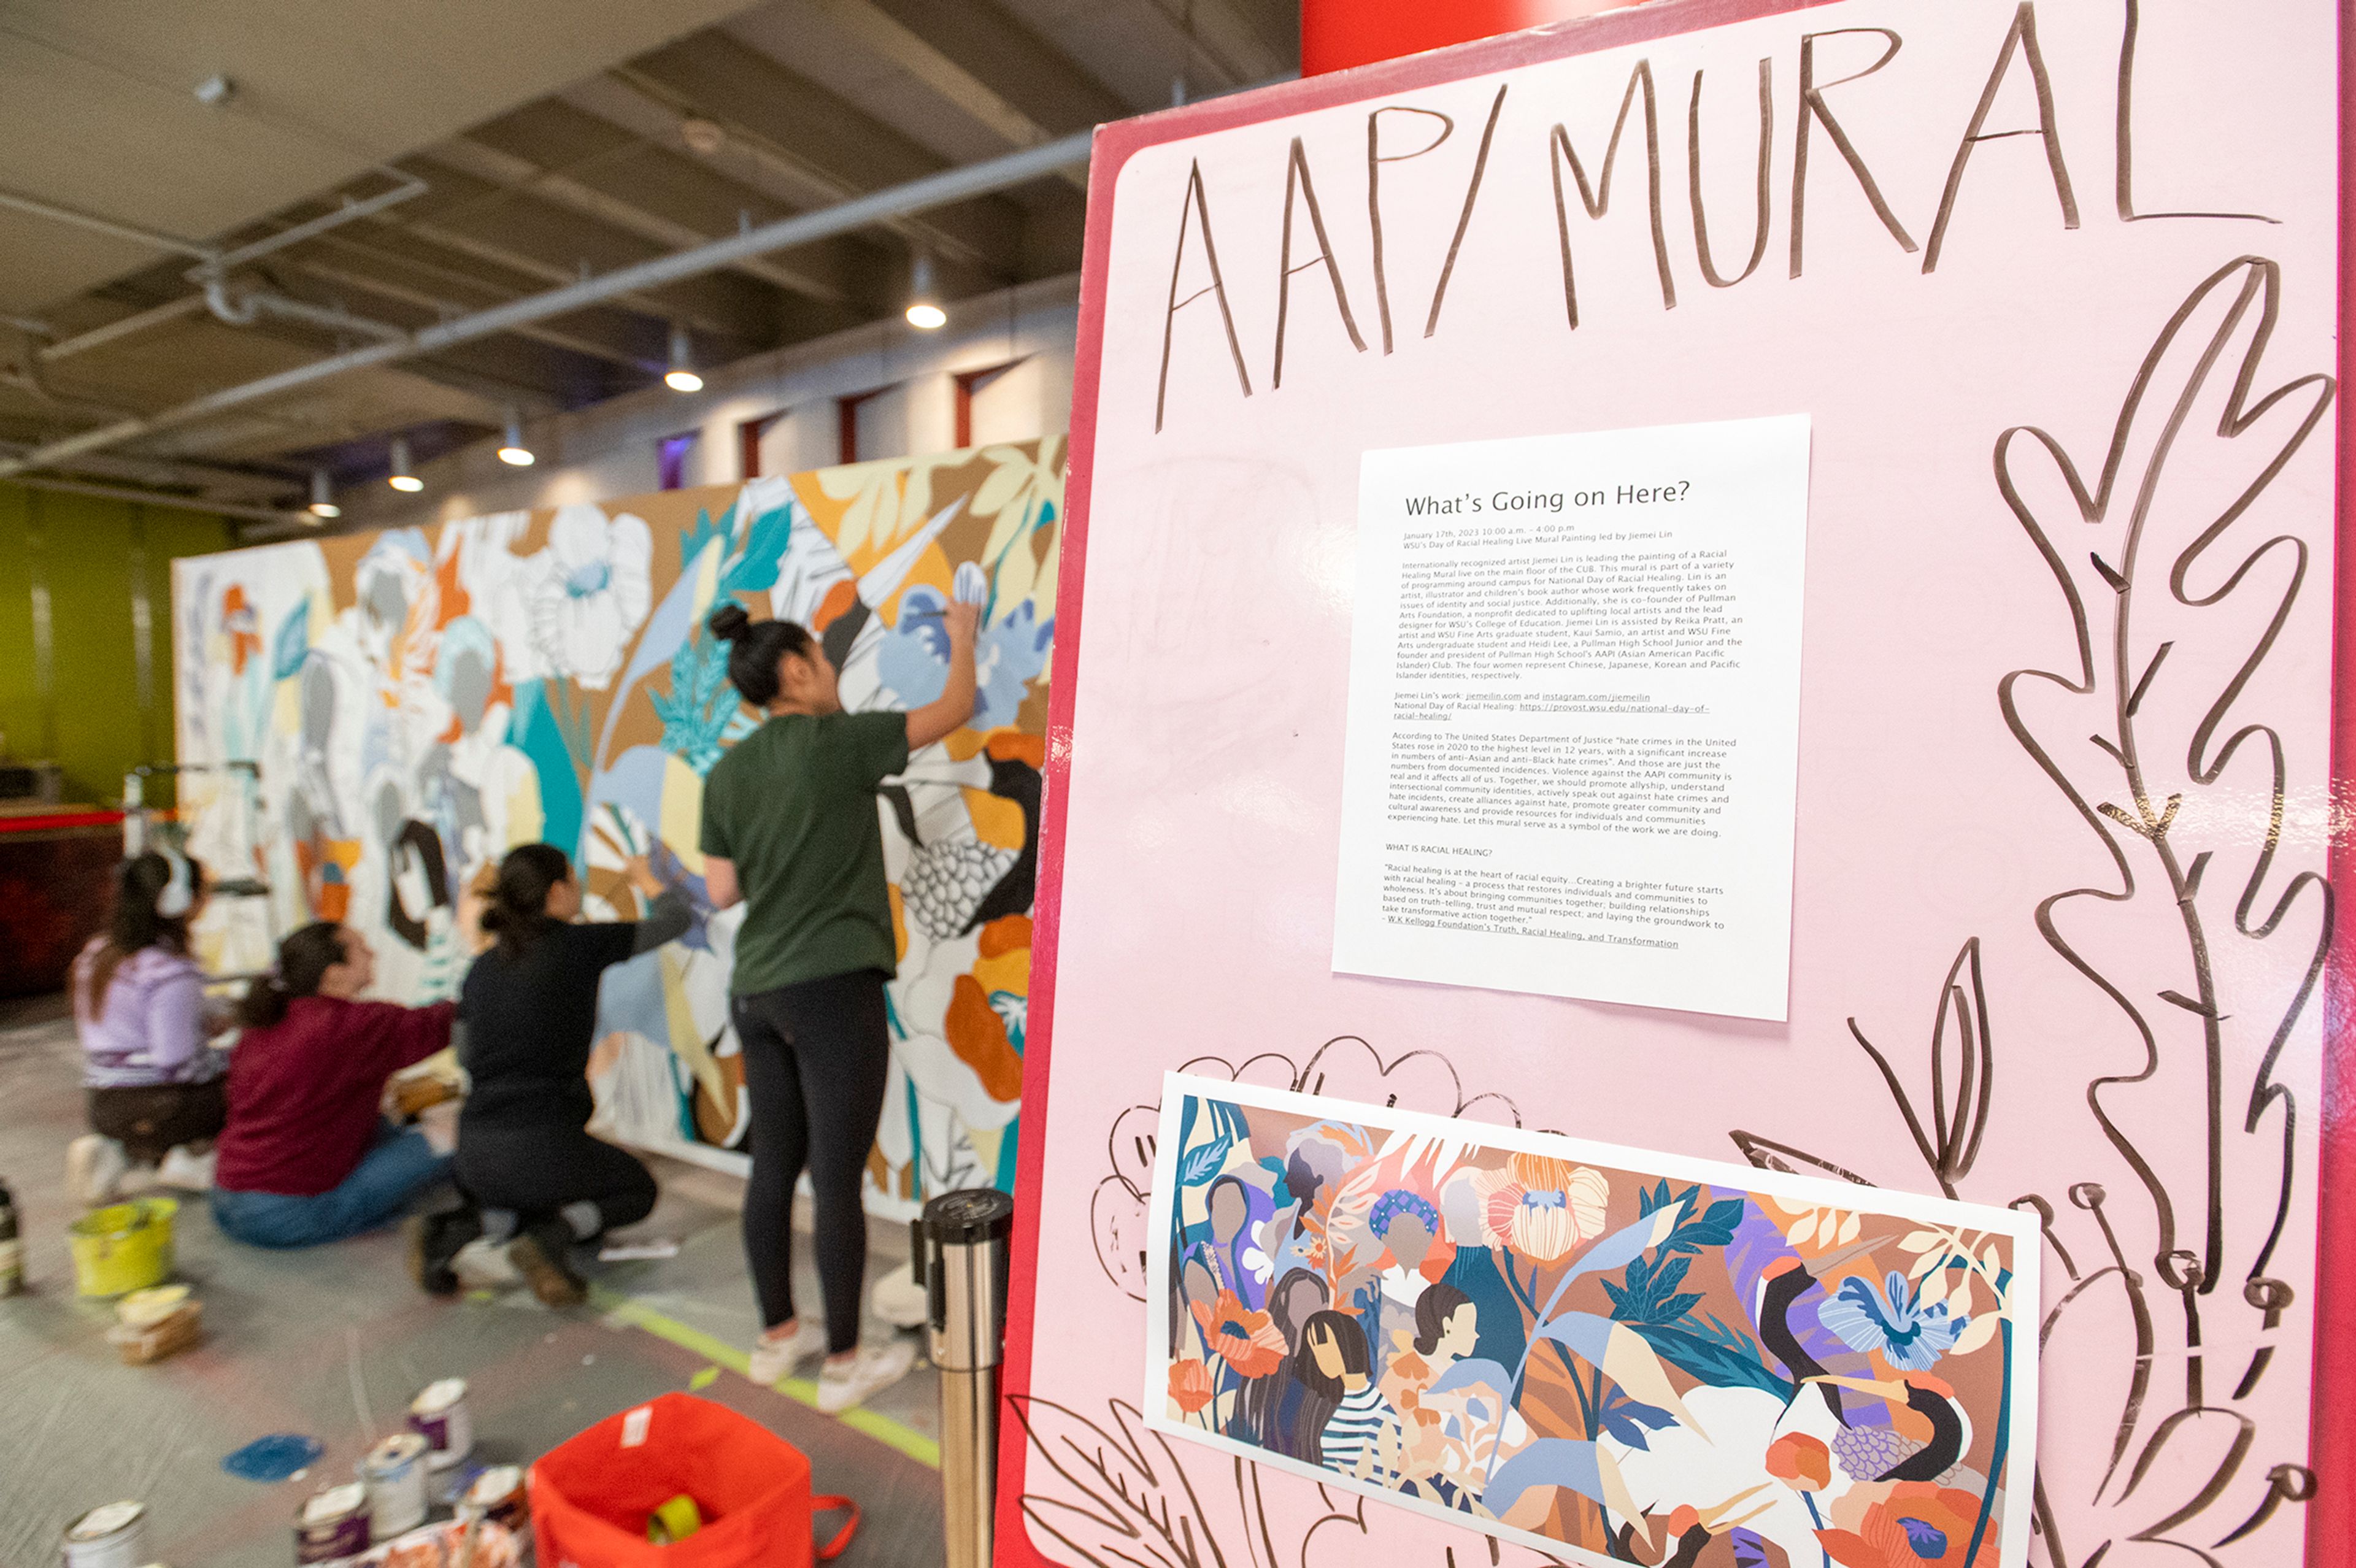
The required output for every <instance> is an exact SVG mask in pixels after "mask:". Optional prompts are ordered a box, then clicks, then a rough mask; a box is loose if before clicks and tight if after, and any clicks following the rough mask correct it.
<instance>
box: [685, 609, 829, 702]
mask: <svg viewBox="0 0 2356 1568" xmlns="http://www.w3.org/2000/svg"><path fill="white" fill-rule="evenodd" d="M703 624H704V625H705V627H706V628H708V629H709V630H710V631H711V633H712V635H713V636H715V637H717V638H719V639H720V640H721V641H722V642H723V643H726V644H727V645H728V684H729V685H731V686H733V687H734V688H736V694H737V695H738V696H739V697H742V698H743V699H744V700H745V701H747V702H749V703H751V704H752V705H753V706H754V707H755V708H766V707H768V706H769V704H771V703H772V702H775V701H776V699H777V661H778V660H779V659H781V658H784V657H785V656H787V654H798V655H800V656H802V657H804V658H806V659H810V658H819V657H822V656H823V655H822V654H821V653H820V652H819V645H818V639H817V638H815V637H813V636H811V635H809V633H808V632H807V631H805V630H803V629H802V628H801V627H800V626H798V625H796V624H794V623H793V622H791V621H757V622H756V621H755V620H754V619H753V617H752V616H751V615H749V614H747V613H745V610H744V606H743V605H742V604H735V603H729V604H723V605H722V606H720V608H719V609H717V610H714V611H713V612H712V614H711V617H710V618H709V619H708V620H706V621H705V622H704V623H703Z"/></svg>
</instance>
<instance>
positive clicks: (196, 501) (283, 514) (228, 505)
mask: <svg viewBox="0 0 2356 1568" xmlns="http://www.w3.org/2000/svg"><path fill="white" fill-rule="evenodd" d="M9 483H11V484H14V485H23V486H24V487H25V488H26V489H27V490H54V491H57V492H59V494H61V495H67V496H97V497H98V498H99V499H101V500H103V501H136V502H139V503H140V504H142V505H143V506H149V507H175V508H177V509H178V510H181V511H185V512H211V513H214V514H216V515H218V516H220V517H252V518H253V519H254V520H256V521H258V522H264V523H299V522H300V521H301V520H302V519H301V514H299V513H295V512H287V511H283V510H277V509H273V508H272V507H253V506H248V505H247V504H245V503H244V502H242V501H208V500H204V499H202V498H201V497H198V496H174V495H170V494H168V493H166V492H164V491H158V490H140V489H135V488H134V487H133V486H131V485H93V484H91V483H89V482H88V481H86V480H81V479H48V478H42V477H38V476H34V477H20V478H16V479H12V480H10V481H9Z"/></svg>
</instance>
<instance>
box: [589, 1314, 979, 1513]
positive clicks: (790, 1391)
mask: <svg viewBox="0 0 2356 1568" xmlns="http://www.w3.org/2000/svg"><path fill="white" fill-rule="evenodd" d="M589 1303H590V1305H591V1306H593V1307H596V1308H597V1310H598V1311H600V1312H603V1313H604V1314H605V1316H606V1317H609V1318H611V1319H612V1320H613V1321H615V1322H616V1323H626V1324H628V1325H629V1326H630V1327H631V1328H642V1329H644V1330H645V1331H646V1332H648V1333H649V1334H652V1335H653V1336H654V1337H655V1338H656V1339H666V1340H669V1342H670V1343H671V1344H674V1345H677V1346H678V1347H679V1348H680V1349H683V1350H692V1351H694V1352H695V1353H696V1354H697V1355H699V1356H702V1357H704V1358H706V1359H708V1360H712V1361H714V1362H717V1363H718V1364H719V1365H721V1366H723V1367H726V1368H727V1369H728V1370H729V1371H732V1372H734V1373H736V1374H737V1375H738V1376H739V1377H742V1376H744V1373H745V1372H746V1371H747V1370H748V1369H749V1368H750V1366H751V1364H752V1363H751V1360H750V1358H748V1357H747V1356H746V1355H745V1353H744V1351H743V1350H740V1349H737V1348H736V1347H735V1346H734V1345H731V1344H729V1343H728V1342H727V1341H726V1340H724V1339H717V1338H714V1337H713V1336H712V1335H710V1334H706V1333H704V1332H703V1331H702V1330H701V1329H698V1328H689V1327H688V1326H687V1325H686V1324H684V1323H681V1322H680V1321H679V1320H677V1319H676V1318H672V1317H664V1316H663V1315H662V1314H661V1313H659V1312H657V1311H656V1310H655V1309H654V1308H653V1307H648V1306H647V1305H646V1304H645V1303H643V1302H639V1301H634V1300H632V1299H631V1298H630V1297H628V1296H623V1295H621V1294H619V1293H617V1292H616V1291H612V1290H607V1289H605V1287H604V1286H602V1285H592V1286H591V1287H590V1290H589ZM776 1391H777V1392H779V1393H781V1394H784V1395H785V1396H786V1397H787V1399H791V1400H798V1401H799V1402H800V1403H803V1404H807V1405H809V1406H810V1407H811V1408H812V1409H816V1408H817V1407H818V1385H817V1384H816V1383H814V1382H812V1381H809V1379H808V1378H787V1379H786V1380H785V1381H782V1382H780V1383H778V1384H776ZM834 1419H835V1420H837V1421H839V1422H841V1423H842V1424H843V1425H845V1426H848V1427H850V1428H851V1430H852V1431H853V1432H857V1433H860V1434H862V1435H865V1436H868V1437H873V1439H875V1441H876V1442H878V1443H881V1444H883V1445H884V1446H885V1447H887V1448H894V1449H897V1450H898V1451H899V1452H900V1453H903V1454H905V1455H906V1456H908V1457H909V1458H911V1459H914V1460H916V1462H917V1463H918V1464H920V1465H925V1466H928V1467H931V1468H933V1469H936V1470H937V1469H939V1468H940V1467H941V1445H939V1444H938V1443H936V1442H934V1441H933V1440H932V1439H931V1438H929V1437H927V1436H926V1435H924V1434H923V1433H921V1432H912V1431H910V1430H909V1429H908V1428H907V1427H905V1426H903V1425H901V1424H899V1423H898V1422H896V1421H894V1420H893V1419H892V1418H891V1417H889V1416H885V1415H878V1414H876V1413H874V1412H873V1411H870V1410H846V1411H844V1412H843V1413H841V1415H838V1416H836V1417H835V1418H834Z"/></svg>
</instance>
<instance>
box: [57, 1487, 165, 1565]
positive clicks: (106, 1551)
mask: <svg viewBox="0 0 2356 1568" xmlns="http://www.w3.org/2000/svg"><path fill="white" fill-rule="evenodd" d="M146 1560H147V1508H146V1505H145V1504H144V1503H135V1502H120V1503H107V1504H105V1505H104V1506H103V1507H101V1508H94V1509H91V1510H90V1511H89V1512H88V1513H86V1514H84V1515H82V1516H81V1517H80V1519H78V1520H74V1521H73V1522H72V1523H71V1524H70V1525H68V1526H66V1541H65V1557H64V1562H65V1568H138V1565H139V1564H140V1563H145V1561H146Z"/></svg>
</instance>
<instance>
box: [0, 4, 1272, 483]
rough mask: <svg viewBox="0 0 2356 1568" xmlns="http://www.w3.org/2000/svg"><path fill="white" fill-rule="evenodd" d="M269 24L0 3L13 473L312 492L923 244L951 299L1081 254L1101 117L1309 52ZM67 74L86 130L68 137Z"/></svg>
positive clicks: (897, 282) (674, 352) (422, 18)
mask: <svg viewBox="0 0 2356 1568" xmlns="http://www.w3.org/2000/svg"><path fill="white" fill-rule="evenodd" d="M650 9H651V10H652V11H653V12H654V13H655V14H653V15H650V14H649V13H650ZM285 16H286V13H284V10H283V8H278V7H269V6H263V5H252V4H247V3H243V0H209V3H206V4H200V5H194V6H191V7H187V8H179V9H176V10H175V12H174V13H173V14H171V15H169V16H165V17H161V18H158V17H155V16H148V17H147V18H146V19H145V20H144V21H142V20H140V19H138V18H135V17H134V16H130V15H128V14H117V13H114V12H112V11H109V10H107V9H106V8H102V7H100V8H92V7H88V6H82V5H74V4H71V0H25V3H24V4H20V5H14V6H11V7H8V8H7V10H6V11H5V14H0V256H6V257H8V258H9V260H8V261H5V262H0V475H29V474H34V473H39V474H44V475H47V476H48V479H49V480H50V481H51V482H59V483H80V484H95V485H108V486H110V487H116V488H121V487H124V486H125V485H126V483H127V484H132V485H136V484H140V483H143V480H141V479H138V478H130V479H127V480H126V473H127V472H128V471H131V470H134V469H136V470H137V471H138V472H140V473H143V474H152V475H159V476H163V475H168V476H169V477H168V478H164V477H159V478H158V479H157V480H156V483H158V484H162V485H168V486H169V489H170V492H171V493H173V494H177V495H182V496H187V498H188V499H190V500H192V501H197V502H202V501H204V500H206V499H208V498H209V499H212V500H214V501H218V502H220V503H221V504H223V505H224V506H225V507H226V506H236V507H244V508H248V509H249V510H251V509H254V508H256V507H260V508H261V509H263V510H267V509H268V507H269V505H275V506H277V507H281V508H284V509H286V510H292V509H293V508H295V507H298V506H300V505H301V503H302V501H303V500H304V498H305V496H306V495H307V493H308V490H307V487H308V485H309V484H310V482H311V478H310V475H311V470H312V468H313V467H314V466H316V465H317V464H320V463H323V462H324V463H327V464H330V465H331V466H332V467H333V468H334V470H335V471H334V473H333V475H332V479H333V481H334V482H335V483H337V484H345V483H350V482H353V481H355V480H359V479H362V478H371V477H379V476H381V475H384V474H386V473H389V472H390V471H391V463H392V455H393V443H394V442H395V441H396V440H401V439H408V440H409V441H410V444H411V447H412V451H423V450H427V449H432V450H437V451H438V450H447V449H448V447H449V444H450V443H451V442H452V441H454V440H461V441H463V440H466V439H490V438H492V437H493V436H495V435H496V434H497V432H498V429H499V428H500V426H501V425H502V423H503V421H504V420H505V418H506V414H507V411H509V410H510V409H522V410H525V411H530V412H534V413H538V412H542V411H557V410H563V409H572V408H579V407H582V406H584V405H587V404H590V403H594V402H598V401H602V400H605V399H606V398H610V397H614V396H616V395H619V394H620V393H623V392H626V391H632V390H636V389H638V388H640V387H644V386H648V385H649V384H651V383H654V382H656V381H658V380H659V379H661V378H663V377H664V376H665V375H666V374H667V373H669V371H671V370H672V369H673V368H676V365H677V364H678V362H679V359H680V354H679V345H680V343H681V342H685V343H687V344H688V345H689V346H690V349H689V352H690V353H691V357H692V358H693V360H694V362H695V365H696V366H697V368H699V369H701V370H709V369H712V368H720V367H723V366H725V365H726V364H727V363H728V362H729V361H731V360H733V359H735V358H740V357H744V356H746V355H750V354H755V353H760V352H764V351H766V350H770V349H774V348H776V347H783V346H787V345H790V344H793V343H797V342H802V341H807V340H809V339H812V338H816V337H819V336H825V335H827V334H830V333H833V332H837V331H840V330H842V329H844V328H846V327H850V326H855V325H861V324H862V323H866V322H871V321H876V320H880V319H884V318H887V317H897V316H899V315H901V313H902V312H903V310H904V309H905V307H906V306H907V304H909V303H910V299H909V289H910V284H911V278H912V274H913V273H914V272H916V270H917V269H918V267H919V265H920V264H921V267H922V269H923V270H924V272H925V273H926V280H927V284H928V289H929V291H930V292H931V293H937V294H938V295H939V296H941V297H943V298H946V299H952V300H953V299H955V298H956V297H958V296H959V295H962V294H970V293H979V292H984V291H987V290H991V289H994V288H998V287H1002V286H1004V285H1007V284H1011V283H1021V282H1026V281H1029V280H1032V279H1035V278H1042V277H1049V276H1055V275H1057V274H1059V273H1064V272H1070V271H1071V270H1072V269H1074V268H1075V267H1076V266H1077V264H1078V261H1079V247H1080V240H1081V233H1082V222H1081V219H1082V208H1083V197H1082V189H1083V173H1084V170H1085V165H1086V155H1087V131H1088V130H1089V128H1090V127H1092V126H1093V125H1095V124H1096V123H1099V122H1101V121H1103V120H1107V119H1111V118H1118V117H1119V116H1122V115H1126V114H1130V113H1134V112H1142V111H1147V110H1151V109H1156V108H1160V107H1162V106H1163V105H1165V104H1167V103H1168V102H1169V101H1170V100H1171V96H1172V92H1173V83H1175V84H1178V86H1179V88H1180V89H1181V90H1182V91H1185V92H1186V93H1187V94H1188V95H1190V96H1196V97H1200V96H1205V95H1207V94H1210V93H1213V92H1217V91H1226V90H1231V89H1234V88H1237V87H1241V86H1247V85H1251V84H1253V83H1256V82H1258V81H1260V80H1269V79H1271V78H1276V77H1280V76H1283V75H1285V74H1288V73H1289V72H1290V69H1292V67H1293V65H1294V61H1295V58H1296V55H1297V48H1296V44H1295V38H1296V29H1297V16H1296V9H1295V6H1294V5H1293V4H1292V3H1291V0H1189V4H1188V5H1184V6H1183V7H1182V6H1180V5H1176V4H1174V3H1165V0H1110V3H1105V0H1090V3H1088V4H1086V5H1082V4H1079V3H1078V0H769V3H767V4H764V5H756V6H754V7H752V8H750V9H740V8H737V7H735V6H734V5H729V4H726V3H724V0H723V3H719V4H713V3H712V0H678V3H675V4H673V5H667V6H664V7H659V8H648V7H643V6H632V5H627V4H626V0H480V3H479V4H477V5H472V6H469V7H467V8H466V15H465V17H464V19H463V25H461V23H460V20H459V19H458V18H456V17H455V16H440V14H439V13H438V12H437V11H433V10H424V11H421V10H420V9H419V8H417V7H415V6H412V5H405V4H402V3H401V0H355V3H354V4H353V5H348V6H339V7H336V8H333V10H331V11H327V12H321V13H318V14H317V16H316V22H315V23H306V24H305V26H302V27H293V28H290V27H288V26H287V25H286V23H285V20H284V18H285ZM437 18H438V19H437ZM682 28H683V29H685V30H683V31H682V30H681V29H682ZM215 77H221V78H225V79H226V80H228V81H229V82H230V83H233V90H232V91H227V92H225V93H224V92H216V93H214V94H213V95H212V96H211V97H210V98H209V99H206V98H203V97H201V96H200V95H199V94H198V91H197V89H198V87H199V86H200V85H201V84H202V83H204V82H205V81H207V80H209V79H212V78H215ZM356 79H358V80H360V81H361V85H360V87H359V89H358V90H357V91H353V90H351V89H350V88H349V87H348V85H347V86H346V87H345V88H344V89H343V90H342V91H329V89H328V84H329V83H330V82H335V83H343V84H349V83H350V82H352V81H353V80H356ZM12 89H13V90H16V91H15V96H14V97H13V98H12V97H11V91H12ZM61 94H64V95H70V97H71V101H72V106H73V119H74V123H88V124H91V125H94V126H99V127H101V129H99V130H97V131H94V132H93V133H91V134H90V135H88V136H84V137H80V138H63V137H59V136H58V135H57V134H55V132H54V126H55V125H56V124H58V123H65V121H64V120H61V119H59V118H58V117H57V116H58V114H59V112H62V110H63V108H64V105H65V103H66V99H65V98H63V97H61V96H60V95H61ZM45 106H46V108H47V109H48V111H49V112H50V115H51V117H50V119H49V120H48V127H49V129H48V130H47V131H46V132H45V131H44V129H43V126H42V123H41V121H40V119H39V116H40V115H41V113H42V112H43V110H44V107H45ZM329 126H332V127H334V129H333V130H332V131H330V130H328V129H326V127H329ZM920 258H921V263H920V260H919V259H920ZM323 454H324V455H323ZM262 498H267V504H265V500H264V499H262Z"/></svg>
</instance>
